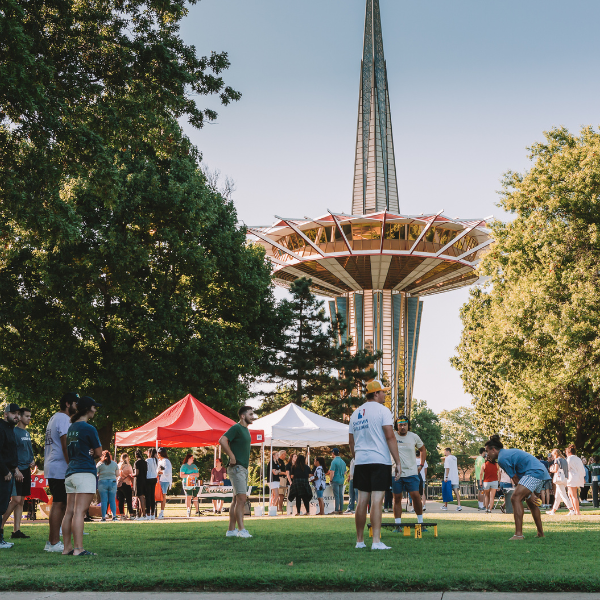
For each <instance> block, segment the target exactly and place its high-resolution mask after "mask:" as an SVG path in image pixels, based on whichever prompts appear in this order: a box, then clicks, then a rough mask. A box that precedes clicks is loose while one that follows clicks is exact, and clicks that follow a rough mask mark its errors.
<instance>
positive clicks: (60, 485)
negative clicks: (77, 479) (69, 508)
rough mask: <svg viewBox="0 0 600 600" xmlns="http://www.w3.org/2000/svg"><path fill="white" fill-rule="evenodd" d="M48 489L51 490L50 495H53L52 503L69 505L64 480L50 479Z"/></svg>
mask: <svg viewBox="0 0 600 600" xmlns="http://www.w3.org/2000/svg"><path fill="white" fill-rule="evenodd" d="M48 487H49V488H50V494H52V503H54V502H63V503H65V504H66V503H67V490H66V489H65V480H64V479H48Z"/></svg>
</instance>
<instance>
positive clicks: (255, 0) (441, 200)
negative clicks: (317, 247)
mask: <svg viewBox="0 0 600 600" xmlns="http://www.w3.org/2000/svg"><path fill="white" fill-rule="evenodd" d="M380 6H381V16H382V26H383V37H384V46H385V57H386V61H387V69H388V80H389V90H390V102H391V109H392V122H393V127H394V144H395V151H396V166H397V170H398V185H399V192H400V208H401V211H402V212H403V213H405V214H415V213H417V214H418V213H428V212H437V211H438V210H441V209H444V210H445V212H446V213H447V214H448V215H449V216H452V217H454V216H459V217H485V216H488V215H491V214H493V215H495V216H496V217H497V218H500V219H508V218H509V216H508V215H505V214H503V213H502V211H501V210H500V209H499V208H498V207H496V206H495V204H496V203H497V202H498V195H497V191H498V190H499V189H500V179H501V177H502V174H503V173H505V172H506V171H507V170H509V169H510V170H516V171H522V170H524V169H526V168H527V166H528V160H527V150H526V148H527V147H528V146H530V145H531V144H532V143H534V142H535V141H538V140H541V139H542V138H543V132H544V131H546V130H548V129H550V128H551V127H553V126H560V125H564V126H566V127H568V128H569V129H571V130H578V129H579V128H580V127H581V126H582V125H594V126H595V125H597V124H598V123H599V122H600V118H599V117H600V104H599V102H598V99H599V98H600V78H599V77H598V63H599V62H600V36H599V35H598V26H599V24H600V2H598V1H597V0H586V1H583V0H571V1H570V2H564V0H563V1H560V2H559V1H553V0H543V1H541V0H527V1H526V2H523V1H522V0H521V1H520V2H517V1H514V0H503V1H502V2H484V1H482V0H469V1H466V0H462V1H461V0H455V1H452V2H450V1H448V0H427V1H421V2H417V1H415V0H413V1H408V0H380ZM364 7H365V2H364V0H318V1H317V0H304V1H303V2H292V1H291V0H202V1H201V2H199V3H198V4H197V5H196V6H193V7H191V9H190V14H189V16H188V17H187V19H186V20H185V21H184V23H183V27H182V34H183V37H184V39H185V40H186V42H187V43H191V44H194V45H195V46H196V49H197V52H198V53H199V54H201V55H204V54H208V53H210V51H211V50H215V51H227V52H228V53H229V58H230V61H231V63H232V66H231V68H230V69H229V70H228V71H226V72H225V73H224V75H223V77H224V78H225V80H226V82H227V83H228V84H229V85H231V86H233V87H234V88H235V89H237V90H239V91H240V92H242V94H243V97H242V99H241V100H240V101H239V102H237V103H235V104H233V105H231V106H229V107H219V106H218V102H217V101H216V100H215V99H206V98H203V97H200V98H199V104H200V105H201V106H210V107H212V108H217V110H218V111H219V118H218V119H217V122H216V123H215V124H211V125H207V126H206V127H204V129H202V130H201V131H196V130H193V129H192V128H190V127H189V126H186V131H187V133H188V134H189V135H190V137H191V139H192V140H193V142H194V143H195V144H196V145H197V146H198V147H199V148H200V150H201V151H202V153H203V157H204V162H205V163H206V164H207V165H208V166H209V167H210V168H211V169H218V170H220V171H221V173H222V174H223V175H224V176H225V175H226V176H229V177H230V178H232V179H233V180H234V181H235V184H236V192H235V193H234V200H235V204H236V207H237V210H238V215H239V218H240V220H241V221H243V222H245V223H247V224H249V225H267V224H271V223H272V222H273V220H274V219H273V215H275V214H280V215H283V216H290V217H301V216H304V215H311V216H319V215H322V214H323V213H325V212H326V209H327V208H330V209H332V210H335V211H345V212H350V205H351V192H352V176H353V161H354V145H355V138H356V119H357V105H358V84H359V67H360V59H361V55H362V39H363V21H364ZM467 296H468V292H467V291H465V290H460V291H455V292H449V293H447V294H443V295H440V296H434V297H431V298H425V299H424V300H425V306H424V314H423V322H422V328H421V341H420V346H419V357H418V362H417V373H416V382H415V397H417V398H420V399H425V400H427V401H428V403H429V405H430V406H431V407H432V408H433V409H434V410H436V411H439V410H442V409H444V408H455V407H457V406H461V405H467V404H469V402H470V399H469V397H468V396H466V395H465V394H464V392H463V390H462V385H461V381H460V377H459V374H458V373H457V372H456V371H454V370H453V369H452V368H451V367H450V365H449V363H448V359H449V357H450V356H452V354H453V351H454V348H455V346H456V345H457V343H458V341H459V337H460V331H461V323H460V319H459V316H458V312H459V309H460V306H461V305H462V304H463V303H464V302H465V301H466V299H467Z"/></svg>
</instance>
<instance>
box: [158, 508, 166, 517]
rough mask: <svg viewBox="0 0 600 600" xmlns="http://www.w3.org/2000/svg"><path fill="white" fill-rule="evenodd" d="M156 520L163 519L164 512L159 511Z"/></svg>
mask: <svg viewBox="0 0 600 600" xmlns="http://www.w3.org/2000/svg"><path fill="white" fill-rule="evenodd" d="M158 518H159V519H164V518H165V513H164V511H162V510H161V511H160V512H159V513H158Z"/></svg>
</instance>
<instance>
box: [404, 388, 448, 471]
mask: <svg viewBox="0 0 600 600" xmlns="http://www.w3.org/2000/svg"><path fill="white" fill-rule="evenodd" d="M410 428H411V431H413V432H414V433H416V434H417V435H418V436H419V437H420V438H421V440H422V441H423V443H424V444H425V447H426V448H427V464H428V465H429V469H431V473H433V471H434V470H435V468H436V466H437V465H438V464H439V462H440V453H439V450H438V446H439V444H440V441H441V439H442V426H441V425H440V420H439V418H438V416H437V415H436V414H435V413H434V412H433V411H432V410H431V409H430V408H429V407H428V406H427V402H426V401H425V400H416V399H414V400H413V403H412V407H411V415H410Z"/></svg>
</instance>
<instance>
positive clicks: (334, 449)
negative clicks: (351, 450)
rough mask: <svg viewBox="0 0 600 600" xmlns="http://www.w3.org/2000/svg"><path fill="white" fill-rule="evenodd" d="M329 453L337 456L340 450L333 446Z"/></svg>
mask: <svg viewBox="0 0 600 600" xmlns="http://www.w3.org/2000/svg"><path fill="white" fill-rule="evenodd" d="M331 453H332V454H335V455H336V456H338V455H339V453H340V451H339V450H338V449H337V448H333V449H332V450H331Z"/></svg>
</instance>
